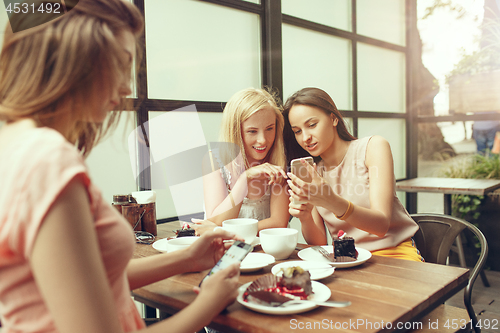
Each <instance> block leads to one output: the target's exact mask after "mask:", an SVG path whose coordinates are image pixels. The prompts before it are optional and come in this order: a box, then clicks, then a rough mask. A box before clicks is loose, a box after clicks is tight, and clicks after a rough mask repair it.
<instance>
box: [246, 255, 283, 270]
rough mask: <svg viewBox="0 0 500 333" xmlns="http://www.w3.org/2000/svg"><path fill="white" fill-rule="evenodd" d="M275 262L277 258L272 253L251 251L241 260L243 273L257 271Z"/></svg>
mask: <svg viewBox="0 0 500 333" xmlns="http://www.w3.org/2000/svg"><path fill="white" fill-rule="evenodd" d="M273 262H275V259H274V257H273V256H272V255H270V254H265V253H253V252H250V253H249V254H247V256H246V257H245V259H243V261H242V262H241V265H240V271H241V272H243V273H249V272H255V271H258V270H259V269H261V268H264V267H266V266H267V265H269V264H272V263H273Z"/></svg>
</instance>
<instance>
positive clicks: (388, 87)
mask: <svg viewBox="0 0 500 333" xmlns="http://www.w3.org/2000/svg"><path fill="white" fill-rule="evenodd" d="M405 68H406V65H405V54H404V53H402V52H397V51H392V50H387V49H383V48H380V47H376V46H372V45H368V44H363V43H358V109H359V110H360V111H380V112H400V113H404V112H406V111H405V110H406V72H405V71H406V69H405Z"/></svg>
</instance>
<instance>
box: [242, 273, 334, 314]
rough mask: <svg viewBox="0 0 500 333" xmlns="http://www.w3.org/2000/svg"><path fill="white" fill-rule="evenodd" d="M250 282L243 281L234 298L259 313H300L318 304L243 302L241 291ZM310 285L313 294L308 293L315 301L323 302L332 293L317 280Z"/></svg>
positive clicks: (243, 290) (245, 288)
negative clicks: (283, 304) (276, 305)
mask: <svg viewBox="0 0 500 333" xmlns="http://www.w3.org/2000/svg"><path fill="white" fill-rule="evenodd" d="M250 284H252V282H248V283H245V284H244V285H242V286H241V287H240V288H239V289H238V297H237V298H236V300H237V301H238V303H240V304H242V305H243V306H245V307H247V308H249V309H250V310H253V311H256V312H261V313H268V314H276V315H287V314H293V313H301V312H305V311H309V310H312V309H314V308H316V307H318V305H316V304H314V303H309V302H307V303H304V304H294V305H289V306H286V307H283V308H278V307H272V306H266V305H262V304H257V303H253V302H245V301H244V300H243V293H244V292H245V290H247V288H248V286H249V285H250ZM311 286H312V291H313V293H314V294H312V295H310V296H309V297H310V299H311V300H314V301H317V302H324V301H327V300H328V299H329V298H330V296H331V295H332V292H331V291H330V288H328V287H327V286H325V285H324V284H322V283H319V282H317V281H311Z"/></svg>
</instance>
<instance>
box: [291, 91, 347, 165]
mask: <svg viewBox="0 0 500 333" xmlns="http://www.w3.org/2000/svg"><path fill="white" fill-rule="evenodd" d="M294 105H309V106H313V107H316V108H318V109H320V110H322V111H323V112H324V113H325V114H327V115H328V116H330V115H332V116H333V117H334V118H337V119H338V124H337V132H338V134H339V137H340V139H341V140H344V141H352V140H356V137H354V136H352V135H351V133H349V131H348V130H347V126H346V125H345V122H344V118H343V117H342V114H341V113H340V111H339V110H338V109H337V106H336V105H335V102H334V101H333V99H332V98H331V97H330V95H328V94H327V93H326V92H325V91H323V90H321V89H319V88H303V89H301V90H299V91H297V92H295V93H294V94H293V95H292V96H290V97H289V98H288V99H287V101H286V103H285V105H284V106H283V115H284V117H285V128H284V130H283V137H284V140H285V148H286V155H287V160H288V162H290V161H291V160H293V159H294V158H300V157H305V156H308V155H309V153H308V152H307V151H305V150H304V149H303V148H302V147H301V146H300V145H299V144H298V143H297V140H296V139H295V134H294V133H293V131H292V126H291V125H290V121H289V119H288V115H289V113H290V109H291V108H292V106H294Z"/></svg>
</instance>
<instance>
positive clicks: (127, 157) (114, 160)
mask: <svg viewBox="0 0 500 333" xmlns="http://www.w3.org/2000/svg"><path fill="white" fill-rule="evenodd" d="M135 115H136V113H135V112H132V111H124V112H123V114H122V116H121V118H120V121H119V123H118V127H117V128H116V129H115V130H114V131H113V132H112V133H111V134H110V135H108V136H107V137H106V138H105V139H104V140H103V141H101V142H100V143H99V144H98V145H97V146H96V147H95V148H94V149H92V151H91V153H90V154H89V156H88V157H87V159H86V163H87V165H88V168H89V172H90V177H91V179H92V182H93V183H94V184H96V185H97V187H99V188H100V189H101V191H102V195H103V198H104V200H106V201H107V202H109V203H111V202H113V195H115V194H130V193H131V192H134V191H137V190H138V187H137V183H136V177H135V176H134V173H133V169H135V167H133V165H136V164H137V155H136V154H135V151H133V150H132V151H130V150H129V147H128V144H127V138H128V136H129V134H130V133H131V132H132V131H133V130H134V128H135V127H136V117H135Z"/></svg>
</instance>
